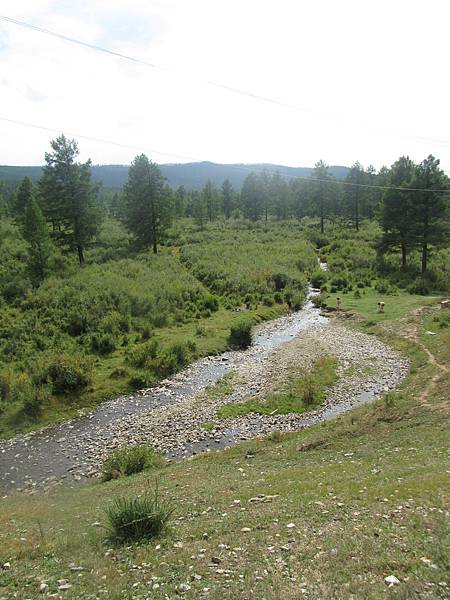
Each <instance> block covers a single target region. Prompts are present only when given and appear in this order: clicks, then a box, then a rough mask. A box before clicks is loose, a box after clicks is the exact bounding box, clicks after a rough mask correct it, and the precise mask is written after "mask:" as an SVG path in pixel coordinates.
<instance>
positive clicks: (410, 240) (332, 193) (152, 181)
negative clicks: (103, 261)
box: [0, 135, 449, 284]
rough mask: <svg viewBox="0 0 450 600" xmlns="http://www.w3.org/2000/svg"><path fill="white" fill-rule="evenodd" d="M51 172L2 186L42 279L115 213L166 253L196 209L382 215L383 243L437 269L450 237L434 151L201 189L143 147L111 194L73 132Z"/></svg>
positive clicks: (356, 220)
mask: <svg viewBox="0 0 450 600" xmlns="http://www.w3.org/2000/svg"><path fill="white" fill-rule="evenodd" d="M50 145H51V152H47V153H46V154H45V166H44V169H43V175H42V178H41V180H40V181H39V182H38V185H37V186H34V185H33V184H32V182H31V180H30V179H29V178H28V177H25V178H24V179H23V181H22V182H21V184H20V185H19V186H18V188H17V189H16V191H15V193H14V194H13V196H12V198H11V199H10V200H9V202H6V201H5V196H6V193H5V191H4V190H3V192H2V188H1V186H0V215H1V214H7V213H11V214H12V216H13V217H14V218H15V220H16V222H17V223H18V225H19V227H20V229H21V232H22V235H23V237H24V239H25V240H26V241H27V242H28V245H29V269H30V273H31V275H32V279H33V281H34V282H35V283H36V284H39V282H40V281H42V280H43V279H44V278H45V276H46V274H47V273H48V272H49V270H50V269H51V264H50V263H51V257H52V255H53V254H54V250H55V247H56V246H59V247H61V248H65V249H70V250H72V251H75V252H76V253H77V256H78V261H79V264H80V266H83V264H84V261H85V256H84V254H85V249H86V246H88V245H89V244H90V243H91V242H92V240H93V239H94V238H95V236H96V234H97V232H98V229H99V226H100V224H101V221H102V219H103V218H104V216H105V214H106V213H109V214H110V215H111V216H112V217H114V218H116V219H118V220H120V221H122V222H123V223H124V224H125V225H126V226H127V228H128V229H129V231H130V232H131V233H132V234H133V236H134V238H135V243H136V247H138V248H151V249H152V250H153V252H154V253H157V251H158V246H159V245H160V244H161V243H162V242H163V241H164V237H165V234H166V232H167V230H168V228H169V227H170V225H171V223H172V221H173V219H176V218H182V217H191V218H193V219H194V220H195V222H196V223H197V225H198V227H199V228H200V229H201V230H202V229H204V227H205V225H206V224H207V223H208V222H213V221H216V220H218V219H227V220H228V219H233V218H241V217H243V218H246V219H248V220H250V221H253V222H257V221H268V220H269V219H279V220H285V219H292V218H295V219H299V220H300V219H302V218H304V217H307V216H308V217H316V218H318V220H319V223H320V231H321V233H322V234H323V233H324V232H325V228H326V223H327V221H328V222H330V221H331V222H332V221H335V220H337V219H340V220H345V221H347V222H348V224H349V226H350V227H353V228H354V229H355V230H356V231H358V230H359V228H360V224H361V221H362V220H364V219H371V218H374V217H376V218H377V219H378V221H379V223H380V225H381V228H382V231H383V234H382V237H381V240H380V244H379V249H380V251H381V252H382V253H383V252H390V251H397V250H400V252H401V266H402V268H403V269H405V268H406V267H407V263H408V256H409V254H410V252H411V251H412V250H413V249H419V250H420V252H421V264H422V273H425V272H426V270H427V262H428V255H429V250H430V246H439V245H441V244H443V243H445V241H446V239H447V235H448V233H449V228H448V199H449V195H448V193H443V191H445V190H448V188H449V179H448V177H447V176H446V175H445V173H444V172H443V171H442V169H440V166H439V160H438V159H436V158H435V157H433V156H428V157H427V158H426V159H424V160H423V161H422V162H421V163H420V164H416V163H414V162H413V161H412V160H411V159H410V158H409V157H405V156H403V157H401V158H399V159H398V160H397V161H396V162H395V163H394V164H393V165H392V166H391V167H390V168H387V167H383V168H382V169H380V171H379V172H376V170H375V169H374V168H373V167H372V166H369V167H368V168H364V167H363V166H362V165H361V164H360V163H359V162H356V163H355V164H354V165H353V166H352V167H351V168H350V169H349V171H348V173H347V176H346V178H345V179H344V180H336V179H335V178H334V177H333V176H332V175H331V174H330V172H329V167H328V166H327V164H326V163H325V162H323V161H319V162H318V163H316V165H315V167H314V170H313V172H312V175H311V177H310V178H309V179H299V178H298V179H292V180H286V179H284V178H283V177H282V176H281V175H280V174H279V173H271V172H268V171H263V172H261V173H249V174H248V176H247V177H246V179H245V180H244V183H243V186H242V189H241V191H240V192H238V191H236V190H235V189H233V186H232V185H231V183H230V182H229V180H225V181H224V182H223V184H222V186H221V187H220V188H216V187H215V186H214V185H213V184H212V182H211V181H208V182H207V183H206V185H205V186H204V188H203V189H202V190H201V191H187V190H186V189H185V188H184V187H183V186H180V187H179V188H178V189H177V190H175V191H174V190H172V189H171V188H170V187H169V186H168V185H167V183H166V181H165V179H164V177H163V176H162V174H161V171H160V169H159V167H158V166H157V165H156V164H155V163H153V162H152V161H150V160H149V159H148V158H147V156H145V155H144V154H141V155H139V156H136V158H135V159H134V160H133V162H132V164H131V166H130V168H129V173H128V181H127V183H126V185H125V187H124V189H123V190H122V191H121V192H116V193H106V194H103V200H104V202H103V203H102V202H101V198H100V197H99V192H100V185H99V184H97V183H94V182H93V181H92V179H91V162H90V161H87V162H85V163H81V162H79V161H78V160H77V158H78V154H79V150H78V146H77V143H76V141H75V140H69V139H67V138H66V137H65V136H64V135H61V136H59V137H58V138H57V139H55V140H52V141H51V142H50Z"/></svg>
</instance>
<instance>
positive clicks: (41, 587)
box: [39, 583, 48, 594]
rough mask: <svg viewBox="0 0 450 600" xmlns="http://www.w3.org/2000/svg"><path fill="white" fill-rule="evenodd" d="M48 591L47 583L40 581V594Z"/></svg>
mask: <svg viewBox="0 0 450 600" xmlns="http://www.w3.org/2000/svg"><path fill="white" fill-rule="evenodd" d="M47 591H48V585H47V584H46V583H41V585H40V586H39V592H40V593H41V594H45V593H46V592H47Z"/></svg>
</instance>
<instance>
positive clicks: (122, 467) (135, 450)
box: [102, 446, 165, 481]
mask: <svg viewBox="0 0 450 600" xmlns="http://www.w3.org/2000/svg"><path fill="white" fill-rule="evenodd" d="M164 463H165V461H164V458H163V457H162V456H161V455H160V454H158V452H156V451H155V450H154V449H153V448H149V447H147V446H127V447H125V448H120V449H119V450H116V451H115V452H113V453H112V454H111V455H110V456H109V457H108V458H107V459H106V460H105V462H104V463H103V465H102V479H103V481H110V480H111V479H118V478H119V477H127V476H128V475H134V474H135V473H141V472H142V471H145V470H148V469H156V468H158V467H161V466H163V465H164Z"/></svg>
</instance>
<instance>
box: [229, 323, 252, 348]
mask: <svg viewBox="0 0 450 600" xmlns="http://www.w3.org/2000/svg"><path fill="white" fill-rule="evenodd" d="M252 341H253V339H252V323H251V322H250V321H248V320H242V321H240V322H239V323H236V324H235V325H232V326H231V328H230V335H229V338H228V343H229V345H230V346H231V347H232V348H241V349H245V348H248V347H249V346H251V345H252Z"/></svg>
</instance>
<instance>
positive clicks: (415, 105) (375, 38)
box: [0, 0, 450, 172]
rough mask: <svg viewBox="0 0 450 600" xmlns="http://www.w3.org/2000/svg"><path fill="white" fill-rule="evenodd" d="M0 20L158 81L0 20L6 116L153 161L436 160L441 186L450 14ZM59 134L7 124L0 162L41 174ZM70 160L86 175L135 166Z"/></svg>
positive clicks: (329, 6) (277, 11) (40, 5)
mask: <svg viewBox="0 0 450 600" xmlns="http://www.w3.org/2000/svg"><path fill="white" fill-rule="evenodd" d="M0 14H2V15H5V16H8V17H11V18H14V19H19V20H24V21H27V22H29V23H32V24H34V25H38V26H40V27H44V28H46V29H49V30H52V31H55V32H58V33H61V34H64V35H67V36H71V37H74V38H77V39H80V40H83V41H85V42H88V43H91V44H95V45H98V46H103V47H106V48H109V49H111V50H114V51H117V52H121V53H125V54H128V55H132V56H134V57H136V58H139V59H142V60H144V61H149V62H151V63H153V64H156V65H159V66H161V67H164V68H163V69H156V68H149V67H145V66H142V65H139V64H133V63H131V62H127V61H124V60H121V59H119V58H115V57H112V56H109V55H106V54H101V53H98V52H95V51H93V50H89V49H86V48H83V47H80V46H76V45H73V44H70V43H68V42H64V41H61V40H58V39H55V38H53V37H50V36H47V35H43V34H42V33H37V32H34V31H30V30H27V29H23V28H21V27H18V26H17V25H13V24H8V23H6V22H4V21H1V20H0V117H6V118H8V119H13V120H18V121H25V122H28V123H32V124H35V125H40V126H44V127H49V128H53V129H56V130H58V131H65V132H73V133H78V134H81V135H86V136H91V137H95V138H101V139H106V140H111V141H114V142H117V143H121V144H129V145H131V146H138V147H140V148H143V149H144V148H145V149H148V152H147V153H148V155H149V156H150V158H152V159H153V160H155V161H157V162H185V160H183V159H181V158H180V156H184V157H186V158H192V159H195V160H211V161H215V162H246V163H252V162H271V163H277V164H286V165H291V166H312V165H314V163H315V162H316V161H317V160H319V159H324V160H325V161H326V162H328V163H329V164H339V165H351V164H352V163H353V162H355V161H356V160H359V161H360V162H362V163H363V164H364V165H365V166H367V165H369V164H373V165H374V166H375V167H376V168H377V169H378V168H380V167H381V166H382V165H383V164H387V165H390V164H391V163H392V162H393V161H394V160H396V158H398V156H400V155H401V154H409V155H410V156H411V157H412V158H413V159H415V160H417V161H420V160H422V159H423V158H424V157H425V156H427V155H428V154H430V153H432V154H434V155H435V156H437V157H438V158H440V159H441V164H442V167H443V168H444V169H445V170H446V171H447V172H450V119H449V106H450V97H449V96H450V94H449V90H450V76H449V75H450V73H449V56H450V48H449V40H450V35H449V33H448V28H449V23H450V1H449V0H427V1H426V2H425V1H424V0H420V1H418V0H341V1H339V2H338V1H336V0H307V1H304V0H276V1H275V0H270V1H269V0H126V1H124V0H73V1H70V0H59V1H58V0H1V2H0ZM208 81H212V82H215V83H219V84H222V85H225V86H230V87H233V88H238V89H241V90H244V91H248V92H251V93H253V94H256V95H261V96H265V97H268V98H271V99H274V100H277V101H280V102H282V103H283V102H284V103H288V104H291V105H295V106H296V107H297V108H298V109H297V110H296V109H291V108H288V107H285V106H279V105H277V104H271V103H268V102H264V101H262V100H258V99H256V98H251V97H248V96H245V95H242V94H237V93H233V92H231V91H227V90H225V89H221V88H219V87H215V86H212V85H210V84H208V83H207V82H208ZM55 135H56V134H55ZM55 135H54V134H52V133H51V132H48V131H41V130H38V129H31V128H28V127H24V126H19V125H14V124H11V123H6V122H3V121H1V120H0V136H1V143H0V164H17V165H19V164H22V165H24V164H41V163H42V162H43V156H44V152H45V151H46V150H48V148H49V145H48V142H49V139H50V138H51V137H55ZM420 138H427V139H426V140H425V139H420ZM428 140H436V141H428ZM438 141H441V143H438ZM79 146H80V150H81V158H82V159H85V158H89V157H90V158H91V159H92V160H93V162H94V163H129V162H130V161H131V160H132V159H133V157H134V156H135V155H136V154H137V153H138V151H137V150H133V149H127V148H120V147H115V146H112V145H107V144H103V143H97V142H92V141H87V140H83V139H79ZM157 151H159V152H160V153H166V154H159V153H158V152H157ZM176 155H179V156H176Z"/></svg>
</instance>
